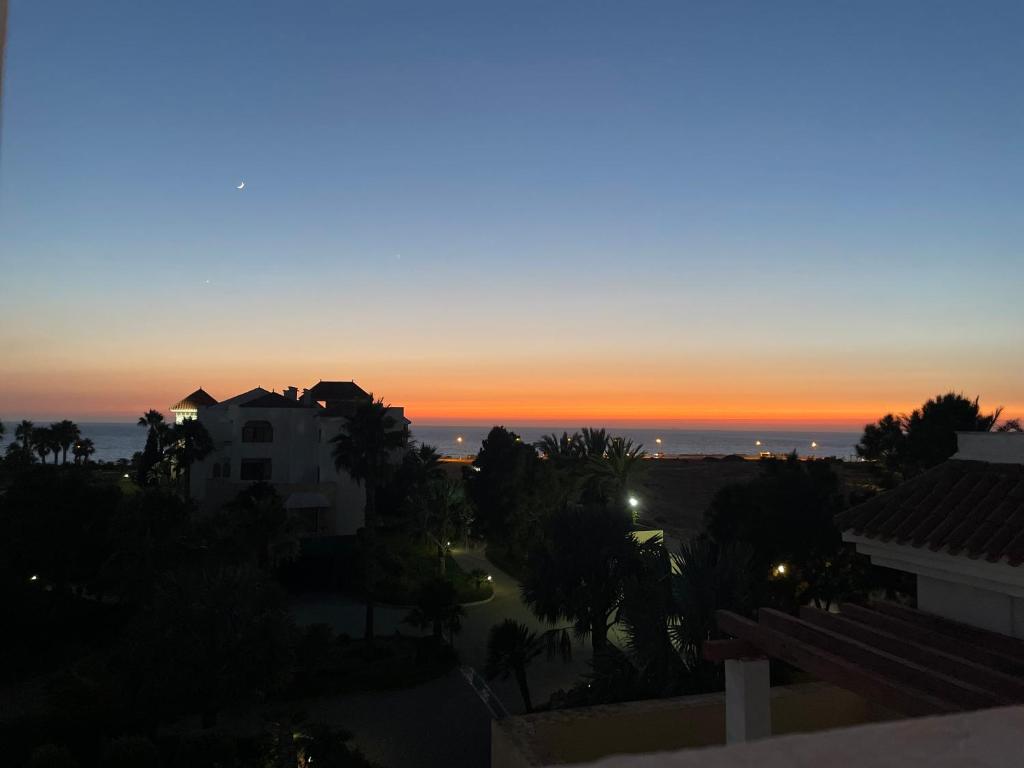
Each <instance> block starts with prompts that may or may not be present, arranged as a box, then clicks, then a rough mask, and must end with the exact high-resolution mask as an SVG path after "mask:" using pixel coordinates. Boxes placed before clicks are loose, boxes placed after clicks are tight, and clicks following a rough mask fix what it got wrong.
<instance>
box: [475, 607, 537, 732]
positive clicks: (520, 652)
mask: <svg viewBox="0 0 1024 768" xmlns="http://www.w3.org/2000/svg"><path fill="white" fill-rule="evenodd" d="M542 646H543V643H542V641H541V640H540V639H539V638H538V637H537V635H536V633H534V632H531V631H530V628H529V627H527V626H526V625H525V624H520V623H519V622H518V621H516V620H515V619H505V620H504V621H503V622H501V623H500V624H495V625H494V626H493V627H491V631H490V633H489V634H488V636H487V661H486V662H485V663H484V677H486V678H487V679H488V680H493V679H494V678H496V677H500V678H501V679H502V680H507V679H508V677H509V675H513V676H514V677H515V679H516V683H518V685H519V694H520V695H521V696H522V697H523V706H524V707H526V711H527V712H532V711H533V702H532V701H531V700H530V686H529V685H528V683H527V681H526V668H527V667H528V666H529V665H530V662H532V661H533V660H534V659H535V658H537V657H538V656H539V655H540V654H541V651H542V650H543V647H542Z"/></svg>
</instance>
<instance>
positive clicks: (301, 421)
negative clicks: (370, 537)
mask: <svg viewBox="0 0 1024 768" xmlns="http://www.w3.org/2000/svg"><path fill="white" fill-rule="evenodd" d="M371 398H372V396H371V395H370V394H369V393H367V392H366V391H364V390H363V389H362V388H360V387H359V386H358V385H356V384H355V383H354V382H351V381H321V382H319V383H318V384H316V385H314V386H313V387H310V388H308V389H304V390H303V391H302V393H301V394H299V391H298V389H297V388H296V387H287V388H286V389H285V390H284V391H283V393H277V392H272V391H268V390H266V389H263V388H262V387H256V388H255V389H251V390H249V391H248V392H243V393H242V394H240V395H235V396H234V397H231V398H229V399H227V400H223V401H221V402H217V401H216V400H215V399H214V398H213V397H211V396H210V395H208V394H207V393H206V392H203V390H201V389H200V390H197V392H195V393H193V394H192V395H189V396H188V397H186V398H184V399H183V400H182V401H181V402H179V403H178V404H177V405H176V406H175V407H174V408H172V411H173V412H174V414H175V419H176V421H178V422H179V423H180V421H181V420H183V419H184V418H195V419H197V420H198V421H199V423H201V424H202V425H203V426H204V427H205V428H206V430H207V431H208V432H209V433H210V437H211V438H212V440H213V445H214V449H213V451H212V452H211V453H210V454H209V455H208V456H207V457H206V458H205V459H203V460H202V461H199V462H196V464H195V465H193V467H192V469H191V481H190V482H191V487H190V491H191V494H192V498H193V499H195V500H196V501H197V502H198V503H199V504H200V506H201V508H204V509H216V508H219V507H220V506H222V505H224V504H226V503H227V502H229V501H231V500H233V499H234V498H235V497H236V496H237V495H238V493H239V492H240V491H241V490H244V489H245V488H246V487H247V486H249V485H251V484H252V483H255V482H261V481H262V482H267V483H270V484H271V485H273V486H274V487H275V488H276V489H277V492H278V493H279V494H280V496H281V498H282V499H283V500H284V504H285V507H287V508H288V509H291V510H293V511H295V512H296V513H297V514H299V515H300V517H301V518H302V520H303V521H304V525H305V530H306V532H307V534H308V535H311V536H332V535H342V536H346V535H351V534H354V533H355V532H356V531H358V530H359V528H361V527H362V526H363V523H364V503H365V498H366V497H365V493H364V491H363V488H362V487H361V485H359V484H358V483H356V482H355V480H353V479H352V477H351V476H350V475H349V474H348V472H347V471H345V470H344V469H340V470H339V469H336V468H335V466H334V458H333V447H334V445H333V443H332V442H331V441H332V440H333V439H334V438H335V437H337V436H338V435H339V434H340V433H341V432H342V430H344V429H345V424H346V416H349V415H351V414H352V413H353V412H354V411H355V409H356V408H357V407H358V406H359V405H361V404H363V403H366V402H369V401H370V400H371ZM211 401H212V402H211ZM390 415H391V416H392V418H393V419H394V428H395V429H396V430H398V429H401V430H407V429H408V427H409V421H408V420H407V419H406V418H405V414H404V410H403V409H402V408H398V407H393V408H391V409H390ZM397 458H398V457H397V456H396V459H397Z"/></svg>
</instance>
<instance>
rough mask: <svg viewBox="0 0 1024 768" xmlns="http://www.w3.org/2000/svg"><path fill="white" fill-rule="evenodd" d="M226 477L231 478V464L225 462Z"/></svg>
mask: <svg viewBox="0 0 1024 768" xmlns="http://www.w3.org/2000/svg"><path fill="white" fill-rule="evenodd" d="M224 477H231V462H230V461H225V462H224Z"/></svg>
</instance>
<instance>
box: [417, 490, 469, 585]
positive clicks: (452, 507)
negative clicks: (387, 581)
mask: <svg viewBox="0 0 1024 768" xmlns="http://www.w3.org/2000/svg"><path fill="white" fill-rule="evenodd" d="M424 496H425V499H424V502H423V506H424V507H425V509H426V510H427V535H428V536H429V537H430V538H431V539H432V540H433V542H434V545H435V546H436V547H437V560H438V572H439V573H440V575H441V576H444V574H445V559H446V556H447V554H448V550H449V548H450V547H451V540H452V539H453V538H455V537H456V536H459V535H461V534H462V532H463V530H464V529H465V528H467V527H468V522H469V521H471V520H472V511H471V509H470V506H469V502H468V501H467V500H466V492H465V490H464V488H463V486H462V483H456V482H454V481H452V480H450V479H449V478H447V477H444V476H442V477H440V478H438V479H437V480H435V481H434V482H432V483H431V484H430V485H429V486H427V488H426V489H425V493H424Z"/></svg>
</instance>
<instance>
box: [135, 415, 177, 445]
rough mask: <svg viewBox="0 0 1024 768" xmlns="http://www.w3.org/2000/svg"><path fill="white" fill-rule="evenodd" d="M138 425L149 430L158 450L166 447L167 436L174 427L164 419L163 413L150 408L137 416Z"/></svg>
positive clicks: (169, 435)
mask: <svg viewBox="0 0 1024 768" xmlns="http://www.w3.org/2000/svg"><path fill="white" fill-rule="evenodd" d="M138 425H139V426H140V427H146V428H147V429H148V430H149V434H150V436H151V437H152V439H153V444H154V445H155V446H156V449H157V450H158V451H161V452H162V451H163V450H164V448H166V447H167V445H168V442H169V438H170V437H171V433H172V432H173V430H174V428H173V426H172V425H170V424H168V423H167V422H166V421H164V415H163V414H162V413H160V411H158V410H156V409H154V408H150V409H149V410H148V411H146V412H145V413H144V414H142V415H141V416H139V421H138Z"/></svg>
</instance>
